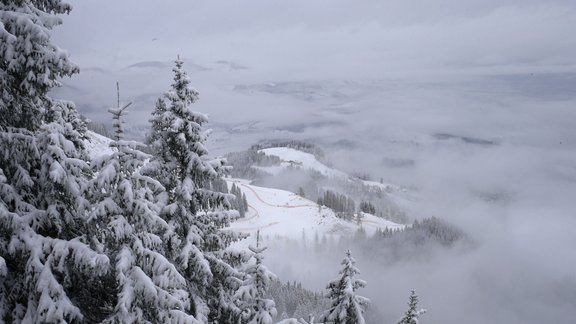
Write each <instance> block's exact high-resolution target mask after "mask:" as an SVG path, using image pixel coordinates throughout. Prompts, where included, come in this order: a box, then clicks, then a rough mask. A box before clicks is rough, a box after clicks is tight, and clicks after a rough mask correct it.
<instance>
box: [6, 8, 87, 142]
mask: <svg viewBox="0 0 576 324" xmlns="http://www.w3.org/2000/svg"><path fill="white" fill-rule="evenodd" d="M71 9H72V7H71V6H70V5H69V4H68V3H66V2H64V1H61V0H51V1H44V0H22V1H2V2H0V22H1V23H0V58H1V59H0V89H2V91H1V93H0V124H1V125H9V126H11V127H16V128H26V129H29V130H32V131H34V130H36V129H38V127H40V125H41V123H42V118H43V117H44V110H45V109H46V107H48V106H49V105H50V100H49V98H48V97H47V96H46V93H48V91H49V90H50V89H51V88H53V87H55V86H58V85H59V82H58V81H57V78H59V77H63V76H70V75H72V74H74V73H77V72H78V67H77V66H76V65H74V64H73V63H72V62H70V61H69V59H68V55H67V54H66V53H65V52H64V51H63V50H62V49H60V48H58V47H57V46H55V45H54V44H52V43H51V42H50V30H51V29H52V28H53V27H55V26H57V25H60V24H61V23H62V20H61V19H60V18H59V17H57V16H56V14H64V13H69V12H70V10H71Z"/></svg>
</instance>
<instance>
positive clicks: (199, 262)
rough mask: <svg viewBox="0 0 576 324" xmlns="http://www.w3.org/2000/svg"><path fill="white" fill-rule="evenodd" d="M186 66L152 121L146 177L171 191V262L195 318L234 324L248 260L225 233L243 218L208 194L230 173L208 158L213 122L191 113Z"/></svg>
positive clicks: (166, 207)
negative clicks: (241, 268)
mask: <svg viewBox="0 0 576 324" xmlns="http://www.w3.org/2000/svg"><path fill="white" fill-rule="evenodd" d="M182 66H183V62H182V61H181V60H180V59H178V60H176V67H175V68H174V69H173V71H174V74H175V75H174V83H173V84H172V87H171V89H170V90H169V91H168V92H166V93H165V94H164V98H163V99H161V100H158V103H157V105H156V109H155V111H154V113H153V115H152V120H151V123H152V130H151V133H150V134H149V135H148V137H147V138H148V144H149V147H150V148H151V150H152V152H153V158H152V159H151V161H150V163H148V164H147V165H146V166H145V169H146V170H145V173H146V174H147V175H150V176H152V177H153V178H155V179H158V181H160V183H161V184H162V185H163V186H164V188H165V189H166V196H165V197H164V199H163V206H162V211H161V216H162V217H163V219H165V221H166V222H167V223H168V230H167V232H166V234H165V240H166V242H167V246H166V256H167V257H168V258H169V259H170V260H171V261H172V262H173V263H174V264H176V265H177V267H178V269H179V270H180V272H181V273H182V274H183V275H184V276H185V277H186V280H187V283H188V291H189V293H190V295H191V298H192V299H193V303H192V309H191V310H190V311H191V313H192V314H193V315H194V316H195V318H196V319H197V320H199V321H201V322H218V321H220V322H232V319H233V318H235V317H238V316H239V313H240V311H239V309H238V308H237V307H235V306H234V303H233V299H232V296H233V292H234V291H235V289H237V288H238V285H239V283H240V277H241V273H239V272H238V271H237V270H236V269H235V267H236V266H237V265H238V264H239V263H242V262H245V261H246V260H247V255H243V254H242V253H240V252H237V253H236V252H230V251H224V249H225V248H226V247H227V246H228V245H229V244H230V243H231V242H233V241H234V240H237V239H238V238H240V235H239V234H237V233H233V232H230V231H222V230H221V228H223V227H226V226H228V225H229V222H230V219H231V218H233V217H238V212H237V211H235V210H230V209H229V207H230V202H229V199H233V196H232V195H229V194H225V193H220V192H215V191H213V190H211V189H209V188H211V187H212V186H211V182H212V181H214V180H215V179H217V178H220V177H222V174H223V172H224V171H225V170H226V169H225V167H224V161H223V160H221V159H215V160H209V159H208V158H207V155H208V151H207V150H206V148H205V147H204V142H205V140H206V132H205V130H204V129H203V126H204V124H205V123H206V122H207V121H208V119H207V117H206V116H205V115H203V114H200V113H198V112H195V111H193V110H192V109H190V105H191V104H192V103H194V102H196V100H198V92H197V91H196V90H194V89H192V88H191V87H190V80H189V79H188V76H187V75H186V72H185V71H184V70H183V68H182ZM244 254H245V253H244Z"/></svg>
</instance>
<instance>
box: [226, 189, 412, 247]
mask: <svg viewBox="0 0 576 324" xmlns="http://www.w3.org/2000/svg"><path fill="white" fill-rule="evenodd" d="M233 183H236V185H237V186H239V187H240V189H241V190H242V192H243V193H244V194H246V198H247V200H248V206H249V210H248V212H247V214H246V217H245V218H243V219H240V220H238V221H236V222H234V223H233V224H232V225H231V226H230V229H233V230H235V231H239V232H243V233H255V232H256V231H258V230H260V232H261V234H262V235H263V236H264V237H266V236H268V237H282V238H291V239H298V238H299V237H301V236H302V235H303V234H305V235H315V234H316V233H317V234H318V235H320V236H322V235H346V234H352V233H354V231H356V230H357V229H358V228H359V226H360V225H359V224H358V223H357V222H356V221H354V222H348V221H345V220H342V219H340V218H337V217H336V215H335V214H334V212H333V211H332V210H331V209H329V208H326V207H320V206H318V204H316V203H315V202H313V201H310V200H308V199H305V198H302V197H300V196H298V195H296V194H294V193H291V192H289V191H284V190H278V189H271V188H263V187H258V186H254V185H250V184H249V183H248V181H246V180H240V179H228V184H229V186H231V185H232V184H233ZM361 226H362V227H364V229H366V232H368V233H373V232H374V231H375V230H376V229H377V228H380V229H384V228H386V227H388V228H390V229H399V228H404V226H405V225H400V224H396V223H393V222H390V221H387V220H385V219H382V218H379V217H376V216H373V215H370V214H364V213H363V214H362V217H361Z"/></svg>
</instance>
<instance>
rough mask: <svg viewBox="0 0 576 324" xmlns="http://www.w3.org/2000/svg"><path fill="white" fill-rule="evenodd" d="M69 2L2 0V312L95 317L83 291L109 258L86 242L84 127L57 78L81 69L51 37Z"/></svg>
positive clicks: (15, 318)
mask: <svg viewBox="0 0 576 324" xmlns="http://www.w3.org/2000/svg"><path fill="white" fill-rule="evenodd" d="M70 9H71V7H70V6H69V5H68V4H66V3H64V2H62V1H59V0H52V1H39V0H38V1H32V0H23V1H2V2H0V26H1V27H0V89H1V90H0V255H1V256H2V257H1V260H0V322H3V321H5V322H27V323H38V322H50V323H58V322H73V321H83V320H88V317H89V315H90V314H85V313H84V312H83V307H82V306H81V305H82V304H83V300H84V299H85V297H86V291H85V290H83V289H82V288H81V287H78V285H77V284H76V282H75V281H76V279H78V278H79V279H82V280H89V279H96V278H97V277H99V276H100V275H102V274H104V273H105V272H106V271H107V270H108V266H109V260H108V258H107V257H106V256H105V255H103V254H100V253H97V252H96V251H94V250H93V249H91V248H90V247H89V245H88V244H87V241H88V239H87V237H85V233H86V226H87V223H86V217H85V211H86V208H87V207H88V205H87V203H86V201H85V200H84V199H83V198H82V197H81V195H80V193H81V189H82V187H83V186H84V185H85V183H86V181H87V178H88V176H89V169H88V164H87V163H86V154H85V152H84V147H83V145H82V141H81V139H82V137H83V135H82V132H83V130H84V129H85V127H84V125H83V123H82V121H81V120H80V118H79V116H78V114H77V112H76V110H75V108H74V106H73V105H72V104H71V103H67V102H63V101H57V100H53V99H51V98H50V97H48V95H47V93H48V91H49V90H50V89H51V88H53V87H54V86H57V85H58V84H59V83H58V81H57V78H59V77H62V76H68V75H71V74H73V73H75V72H77V71H78V69H77V67H76V66H75V65H74V64H72V63H71V62H70V61H69V60H68V56H67V55H66V53H65V52H63V51H62V50H61V49H59V48H58V47H56V46H55V45H53V44H52V43H51V41H50V30H51V29H52V28H53V27H54V26H56V25H58V24H60V23H61V20H60V19H59V18H58V17H57V16H56V14H61V13H67V12H68V11H69V10H70Z"/></svg>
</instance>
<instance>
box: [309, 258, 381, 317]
mask: <svg viewBox="0 0 576 324" xmlns="http://www.w3.org/2000/svg"><path fill="white" fill-rule="evenodd" d="M358 274H360V271H358V268H356V261H355V260H354V258H352V253H351V252H350V250H348V251H347V252H346V256H345V257H344V260H342V270H340V278H339V279H337V280H334V281H332V282H330V283H329V284H328V286H327V287H326V289H328V295H327V297H328V298H330V299H331V300H332V305H331V307H330V309H329V310H327V311H326V312H325V313H324V314H322V316H320V319H319V322H322V323H334V324H364V323H365V321H364V316H363V313H364V310H365V308H366V307H367V306H368V303H369V302H370V301H369V300H368V299H367V298H365V297H362V296H359V295H357V294H356V290H358V288H362V287H364V286H366V282H365V281H364V280H361V279H356V276H357V275H358Z"/></svg>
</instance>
